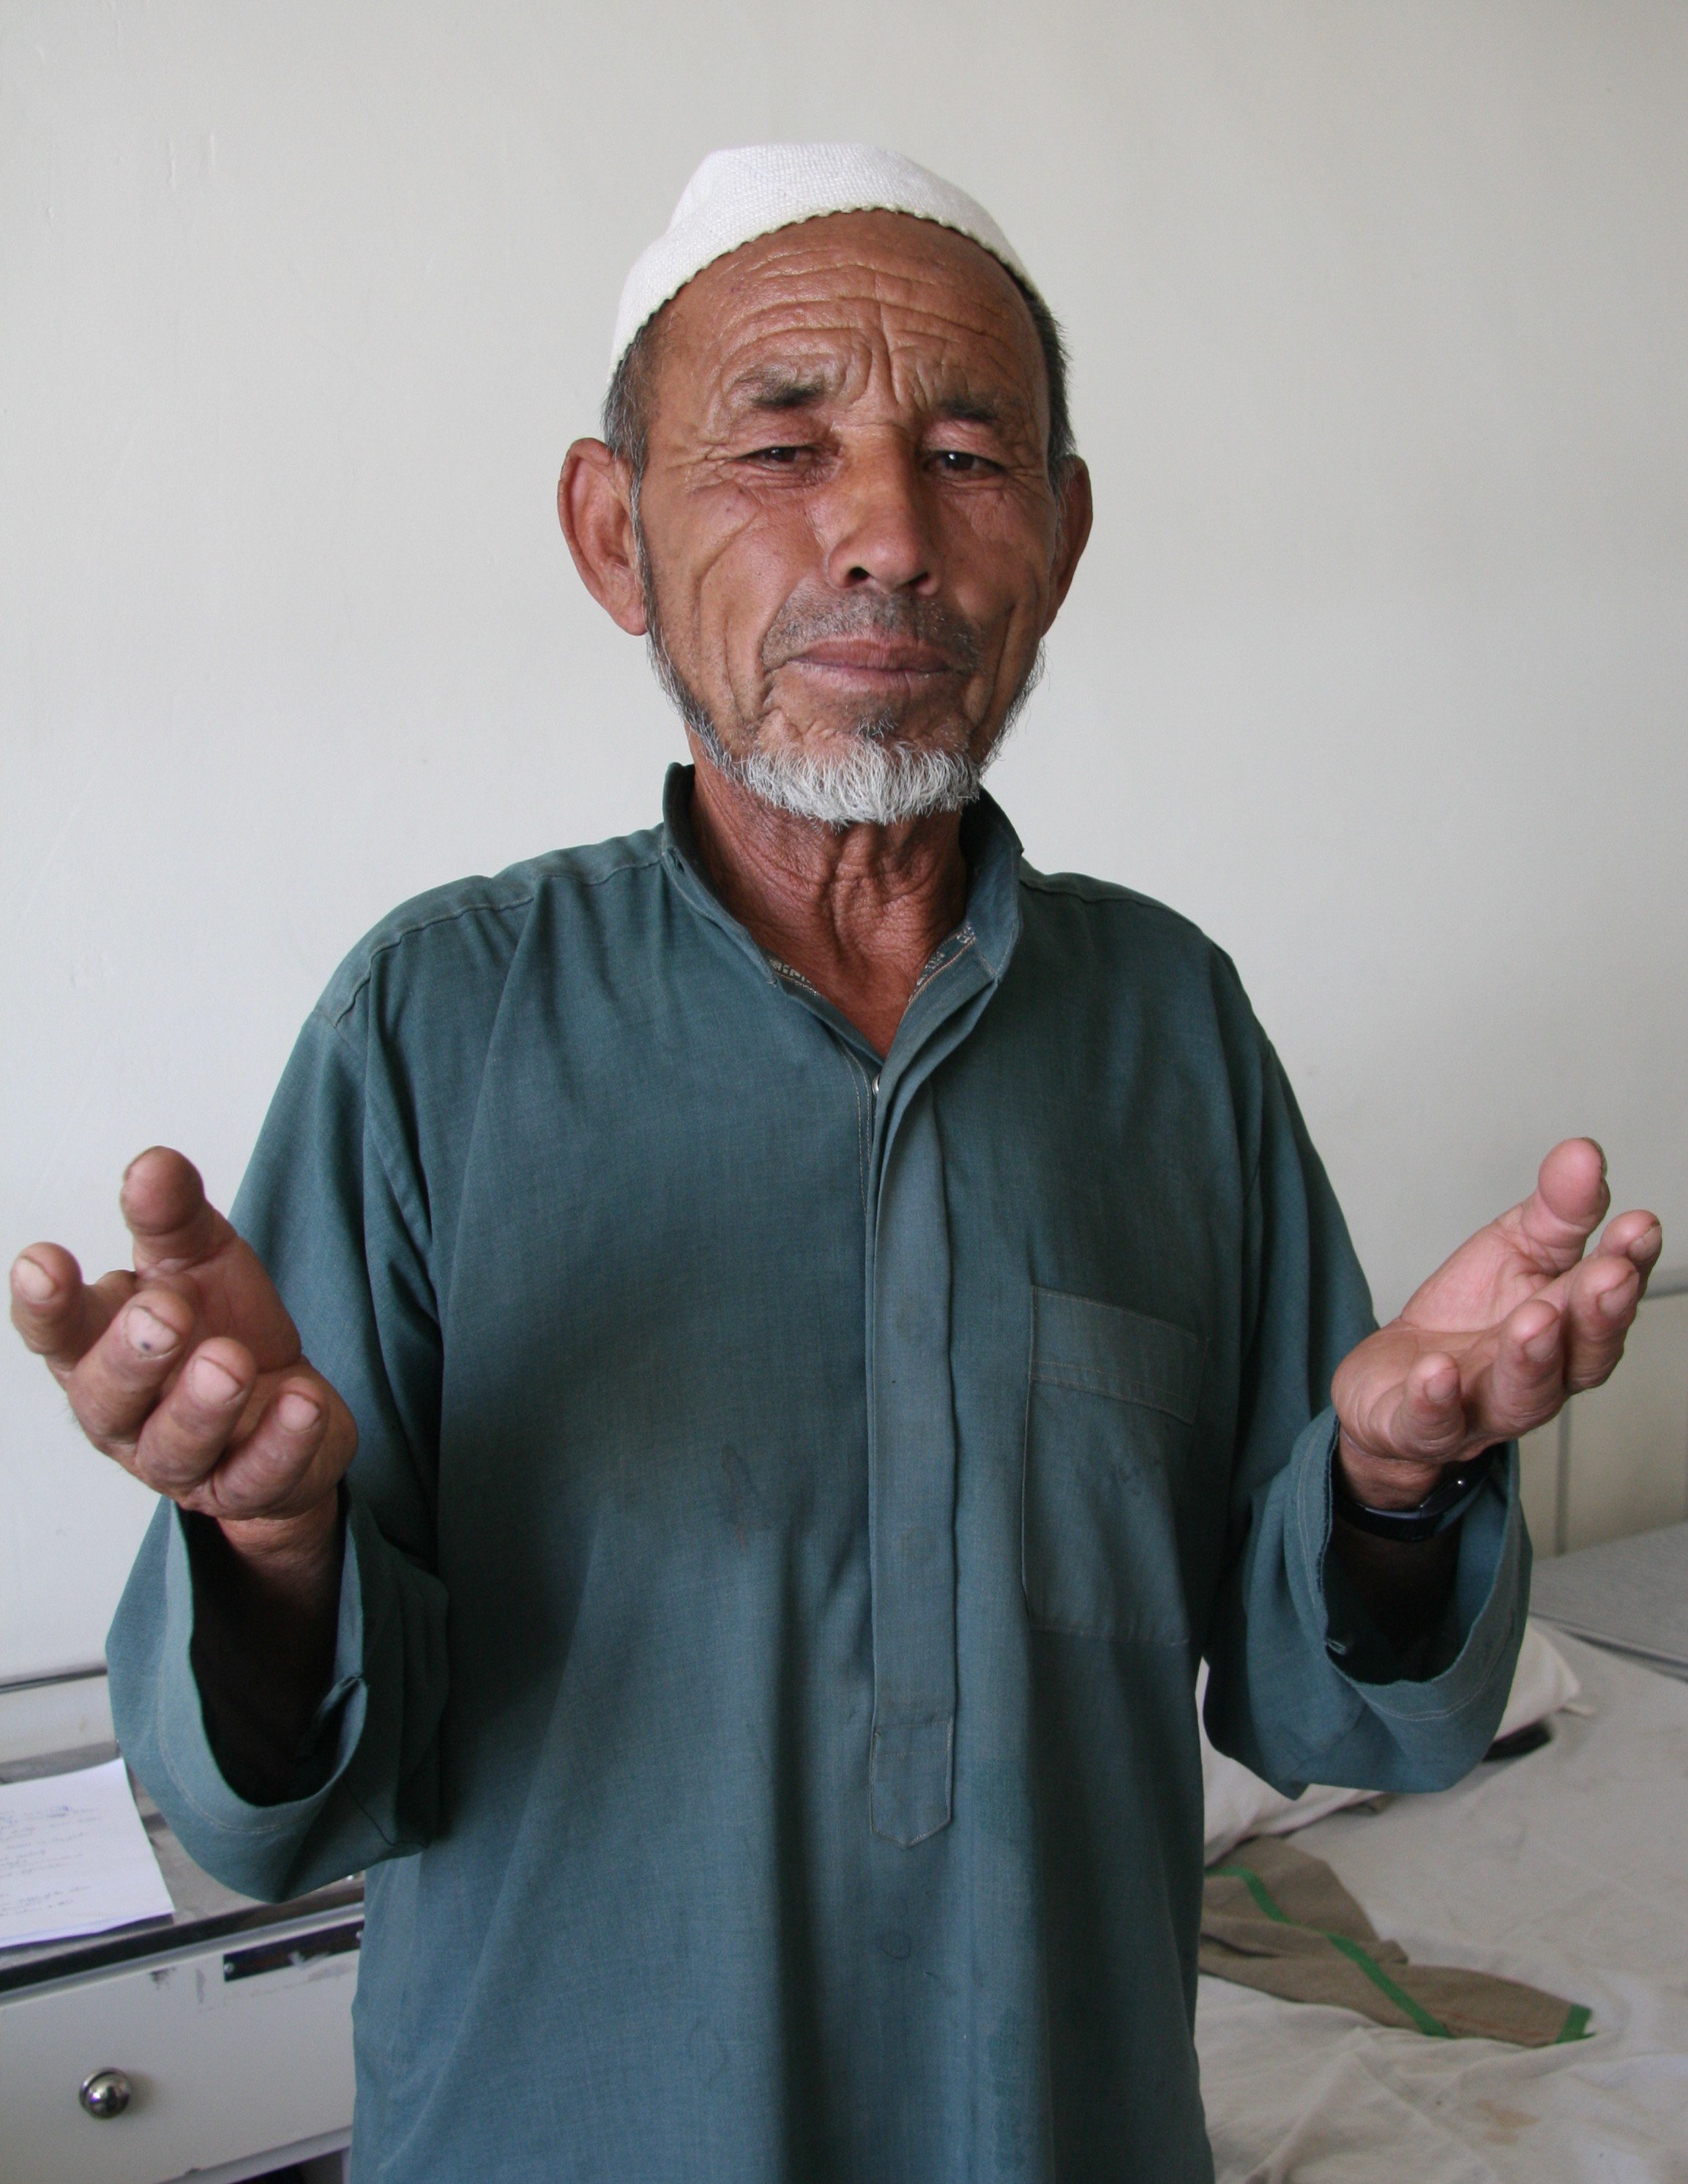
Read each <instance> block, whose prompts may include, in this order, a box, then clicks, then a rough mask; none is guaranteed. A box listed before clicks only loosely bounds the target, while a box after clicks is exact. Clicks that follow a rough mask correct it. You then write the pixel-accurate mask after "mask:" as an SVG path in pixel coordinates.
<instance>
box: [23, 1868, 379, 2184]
mask: <svg viewBox="0 0 1688 2184" xmlns="http://www.w3.org/2000/svg"><path fill="white" fill-rule="evenodd" d="M361 1924H362V1921H361V1919H360V1918H359V1916H358V1915H357V1914H355V1913H353V1914H346V1913H344V1912H342V1913H340V1914H330V1915H329V1916H327V1917H326V1918H324V1917H320V1916H319V1917H318V1918H316V1919H312V1920H309V1921H304V1922H298V1923H292V1924H288V1925H281V1926H278V1927H266V1928H264V1929H261V1930H260V1931H257V1932H255V1933H250V1932H249V1933H246V1934H242V1935H240V1936H235V1937H231V1939H230V1940H229V1941H228V1942H226V1944H224V1945H220V1946H218V1947H213V1948H210V1949H198V1950H182V1951H180V1952H177V1953H171V1954H167V1955H161V1956H159V1957H158V1958H148V1959H147V1960H145V1961H143V1962H142V1963H141V1964H138V1965H132V1966H131V1965H124V1966H121V1967H119V1968H116V1969H114V1970H109V1971H103V1972H95V1973H92V1974H90V1975H81V1976H78V1977H74V1978H70V1979H67V1980H64V1981H54V1982H51V1983H47V1984H43V1985H42V1986H36V1987H34V1988H25V1989H24V1990H23V1991H21V1992H12V1993H10V1994H8V1995H6V1996H4V1997H0V2119H3V2121H0V2180H3V2184H164V2180H166V2179H174V2178H177V2177H181V2176H186V2175H187V2172H188V2171H189V2170H218V2169H225V2170H226V2168H227V2166H228V2165H231V2164H243V2162H244V2159H246V2158H249V2157H257V2156H259V2155H265V2154H270V2153H274V2154H275V2155H276V2158H277V2159H281V2158H283V2157H282V2154H281V2150H282V2149H287V2148H298V2147H299V2146H300V2145H301V2142H304V2143H306V2144H309V2145H312V2146H313V2147H315V2146H320V2144H321V2143H322V2142H325V2141H326V2140H329V2139H331V2138H337V2137H339V2138H343V2137H344V2136H345V2135H347V2134H348V2133H349V2131H350V2128H351V2121H352V2040H351V2006H352V1996H353V1993H354V1991H355V1988H356V1985H357V1975H358V1958H357V1951H356V1947H355V1942H356V1936H357V1934H358V1931H359V1928H360V1926H361ZM99 2070H114V2071H120V2072H121V2073H122V2075H123V2077H124V2079H125V2080H126V2081H127V2082H128V2085H129V2086H130V2087H131V2088H132V2092H131V2098H130V2099H129V2101H128V2103H127V2104H126V2106H125V2108H124V2109H123V2110H122V2112H121V2113H120V2114H116V2115H113V2116H109V2117H105V2118H100V2117H97V2116H93V2115H90V2114H87V2113H86V2111H85V2109H83V2107H82V2105H81V2102H80V2100H79V2098H78V2094H79V2089H80V2088H81V2086H82V2085H83V2084H84V2082H85V2081H86V2080H87V2079H88V2078H89V2077H90V2076H91V2075H92V2074H93V2073H94V2072H96V2071H99Z"/></svg>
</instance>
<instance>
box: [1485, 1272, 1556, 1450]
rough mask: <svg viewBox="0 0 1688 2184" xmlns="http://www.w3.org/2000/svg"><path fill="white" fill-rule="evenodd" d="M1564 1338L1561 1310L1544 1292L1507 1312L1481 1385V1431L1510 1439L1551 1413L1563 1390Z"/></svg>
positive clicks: (1525, 1431)
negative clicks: (1542, 1294)
mask: <svg viewBox="0 0 1688 2184" xmlns="http://www.w3.org/2000/svg"><path fill="white" fill-rule="evenodd" d="M1565 1343H1566V1323H1565V1320H1564V1318H1563V1314H1562V1313H1561V1312H1557V1311H1556V1310H1555V1308H1554V1307H1553V1306H1552V1304H1551V1303H1549V1302H1548V1301H1547V1300H1546V1298H1543V1297H1540V1296H1536V1297H1531V1298H1529V1300H1528V1301H1526V1302H1525V1303H1524V1304H1521V1305H1520V1306H1519V1307H1518V1309H1517V1311H1516V1312H1512V1313H1510V1314H1509V1315H1508V1317H1507V1318H1506V1320H1505V1321H1503V1322H1502V1323H1501V1327H1500V1328H1499V1329H1498V1330H1497V1332H1496V1340H1495V1356H1494V1359H1493V1362H1491V1364H1490V1368H1489V1371H1488V1373H1487V1375H1486V1385H1485V1387H1484V1389H1483V1401H1482V1404H1481V1406H1480V1408H1481V1412H1482V1423H1483V1426H1484V1429H1485V1431H1486V1432H1489V1433H1492V1434H1493V1435H1495V1436H1496V1439H1497V1440H1510V1439H1511V1438H1512V1437H1513V1435H1516V1434H1521V1433H1528V1432H1529V1431H1530V1429H1532V1428H1533V1427H1535V1426H1539V1425H1540V1424H1543V1423H1544V1422H1545V1421H1546V1419H1548V1418H1552V1415H1553V1413H1554V1412H1555V1411H1557V1408H1558V1407H1559V1405H1560V1402H1561V1401H1562V1400H1563V1396H1564V1374H1565V1362H1566V1349H1565Z"/></svg>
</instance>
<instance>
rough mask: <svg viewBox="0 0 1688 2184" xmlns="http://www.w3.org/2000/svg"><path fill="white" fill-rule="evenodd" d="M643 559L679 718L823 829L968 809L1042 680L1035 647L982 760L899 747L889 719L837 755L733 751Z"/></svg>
mask: <svg viewBox="0 0 1688 2184" xmlns="http://www.w3.org/2000/svg"><path fill="white" fill-rule="evenodd" d="M640 543H641V545H642V544H643V542H642V541H641V542H640ZM643 560H644V557H643V553H641V554H640V561H641V574H642V575H643V576H644V577H645V586H644V590H645V627H646V630H647V632H648V639H647V641H648V643H649V650H650V664H651V667H652V669H653V670H654V671H655V676H656V679H657V681H658V682H659V683H660V685H661V687H662V689H663V691H664V693H665V694H666V696H667V698H668V699H669V700H670V702H671V704H672V705H673V706H674V707H675V709H676V710H677V712H678V714H679V716H680V718H681V719H682V721H684V722H685V724H686V726H687V727H688V728H689V729H690V730H691V732H692V733H693V734H694V736H695V737H696V738H697V739H698V741H699V743H700V744H702V745H703V747H704V749H705V751H707V752H708V754H709V758H710V764H711V765H712V766H714V767H715V768H716V771H717V772H721V773H723V774H725V775H726V777H727V779H728V780H729V781H734V782H737V783H738V785H739V786H740V788H746V789H748V790H749V793H750V794H751V795H753V796H755V797H758V798H760V800H761V801H762V802H763V803H764V804H770V805H772V806H773V808H774V809H775V810H776V811H788V812H790V813H791V814H792V816H794V818H798V819H811V820H813V821H814V822H816V824H817V825H819V826H822V827H835V828H842V827H894V826H897V825H899V824H900V823H902V822H905V821H906V820H910V819H926V818H930V817H932V816H933V815H934V814H935V813H937V812H940V811H965V810H966V809H967V805H970V804H972V802H974V801H975V799H977V797H978V793H979V790H980V789H981V788H983V784H984V772H985V768H986V767H987V766H989V764H990V762H991V760H993V759H994V757H995V756H996V755H997V753H998V752H999V751H1000V749H1001V748H1002V746H1003V744H1005V743H1006V740H1007V738H1008V733H1009V731H1010V729H1011V728H1012V727H1013V726H1014V723H1015V721H1017V719H1018V718H1019V716H1020V713H1021V711H1022V708H1023V707H1024V705H1025V703H1026V700H1027V699H1028V698H1029V697H1030V696H1031V694H1032V693H1033V690H1034V689H1035V688H1037V685H1038V682H1039V678H1040V677H1041V676H1042V674H1043V669H1044V655H1043V648H1042V647H1041V646H1039V649H1038V655H1037V658H1036V659H1035V660H1033V663H1032V667H1031V671H1030V673H1029V674H1028V676H1027V677H1026V679H1025V681H1024V682H1022V684H1021V686H1020V688H1019V689H1018V690H1017V691H1016V693H1015V694H1014V700H1013V703H1012V704H1011V705H1010V706H1009V708H1008V710H1007V712H1006V714H1005V715H1004V716H1003V721H1002V726H1001V727H1000V728H999V729H998V730H997V732H996V735H995V737H994V739H993V741H992V743H991V744H990V747H989V749H988V750H987V751H986V752H985V753H984V755H983V757H982V758H977V759H976V758H973V757H972V756H970V755H969V754H968V753H967V751H965V750H947V749H944V748H943V747H942V746H939V745H933V744H905V743H899V742H897V741H896V740H895V739H894V738H895V735H896V724H895V722H894V721H892V720H891V719H889V718H888V717H887V716H884V715H883V714H878V715H875V716H871V717H869V718H867V719H865V720H861V721H857V722H855V724H854V726H853V727H852V729H851V732H850V741H849V742H848V743H847V744H844V746H843V748H841V749H839V748H833V749H826V750H821V751H808V750H803V749H781V748H776V749H772V750H768V749H760V748H758V747H753V748H752V749H749V750H748V751H744V752H742V753H741V752H737V751H731V750H729V749H727V744H726V743H725V741H724V740H723V738H722V737H721V732H720V730H719V729H718V728H717V727H716V724H715V722H714V721H713V720H712V719H711V718H710V712H709V709H708V707H707V706H705V704H704V703H703V701H702V699H700V698H699V697H698V695H697V694H696V693H695V692H694V690H693V689H691V688H689V686H688V684H687V682H686V681H685V678H684V677H682V675H681V673H680V671H679V669H678V668H677V666H675V665H674V661H673V660H672V658H671V655H670V654H669V650H668V648H667V646H666V644H665V643H663V640H662V625H661V623H660V621H658V619H657V614H656V599H655V588H654V587H653V586H652V585H651V583H650V582H649V575H648V573H647V572H646V570H645V567H644V565H643Z"/></svg>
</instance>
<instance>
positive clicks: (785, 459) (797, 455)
mask: <svg viewBox="0 0 1688 2184" xmlns="http://www.w3.org/2000/svg"><path fill="white" fill-rule="evenodd" d="M809 453H810V450H809V448H806V447H804V446H801V445H799V446H797V447H787V448H752V449H751V451H750V453H749V454H748V455H747V456H746V457H745V459H744V460H746V461H747V462H752V463H760V464H762V465H764V466H765V467H766V469H769V470H789V469H790V468H791V466H792V465H793V464H794V463H797V462H800V461H801V460H802V459H803V458H804V456H805V455H806V454H809Z"/></svg>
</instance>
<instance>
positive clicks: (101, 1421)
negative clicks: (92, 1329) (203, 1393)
mask: <svg viewBox="0 0 1688 2184" xmlns="http://www.w3.org/2000/svg"><path fill="white" fill-rule="evenodd" d="M192 1332H193V1307H192V1305H191V1304H189V1303H188V1301H187V1298H186V1297H183V1296H179V1295H176V1293H175V1291H174V1290H159V1289H139V1290H135V1291H134V1292H133V1294H131V1296H130V1297H129V1299H128V1301H127V1302H126V1303H125V1304H124V1305H123V1307H122V1308H121V1310H120V1311H119V1312H116V1313H115V1315H114V1318H112V1320H111V1323H110V1324H109V1326H108V1327H107V1329H106V1330H105V1332H104V1334H102V1335H101V1336H100V1338H99V1340H97V1342H96V1343H95V1344H94V1345H93V1346H92V1349H91V1350H89V1351H87V1352H86V1354H85V1355H84V1356H83V1357H81V1359H80V1360H79V1361H78V1362H77V1364H76V1366H75V1369H74V1370H73V1371H71V1372H70V1373H67V1374H65V1375H64V1392H65V1394H66V1395H67V1396H69V1397H70V1407H71V1409H72V1410H73V1411H74V1412H75V1414H76V1418H77V1420H78V1422H79V1424H81V1428H82V1430H83V1432H84V1433H86V1435H88V1436H89V1438H90V1439H91V1440H95V1441H97V1442H98V1443H99V1445H100V1446H102V1447H103V1448H105V1449H107V1450H108V1451H114V1450H115V1449H116V1448H117V1447H119V1446H124V1445H126V1444H127V1443H129V1442H131V1441H132V1440H134V1438H135V1436H136V1434H137V1433H138V1432H139V1431H140V1429H141V1426H142V1422H143V1420H144V1419H145V1418H146V1417H147V1414H148V1412H149V1411H150V1410H151V1409H152V1408H153V1405H154V1404H155V1403H156V1402H157V1401H158V1400H159V1394H160V1392H161V1390H163V1388H164V1384H165V1383H166V1381H167V1380H168V1379H170V1374H171V1373H174V1372H175V1369H176V1368H177V1366H178V1365H179V1364H180V1363H181V1357H182V1352H183V1349H184V1347H185V1346H186V1345H187V1341H188V1340H189V1339H190V1337H191V1336H192Z"/></svg>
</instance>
